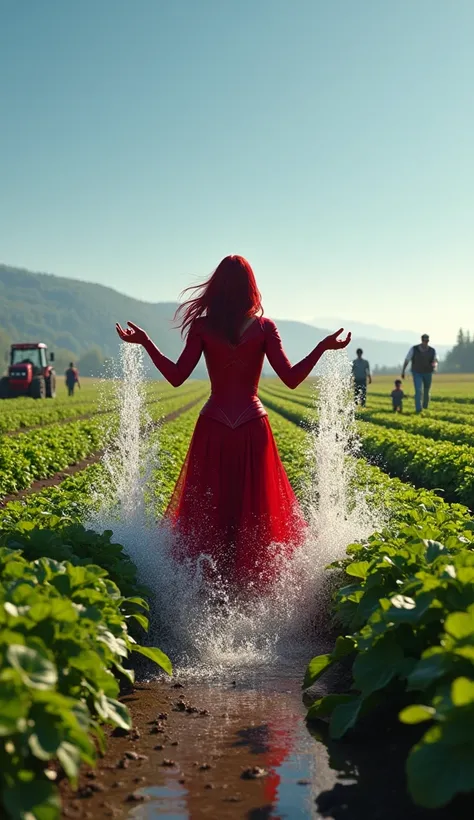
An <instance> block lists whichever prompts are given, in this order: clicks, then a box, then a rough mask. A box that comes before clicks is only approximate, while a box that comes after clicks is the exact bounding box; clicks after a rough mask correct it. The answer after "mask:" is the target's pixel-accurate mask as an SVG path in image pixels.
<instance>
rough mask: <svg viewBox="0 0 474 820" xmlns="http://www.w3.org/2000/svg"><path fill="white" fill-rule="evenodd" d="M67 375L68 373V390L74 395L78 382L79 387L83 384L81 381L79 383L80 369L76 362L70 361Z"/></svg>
mask: <svg viewBox="0 0 474 820" xmlns="http://www.w3.org/2000/svg"><path fill="white" fill-rule="evenodd" d="M65 375H66V387H67V392H68V394H69V395H70V396H73V395H74V388H75V386H76V384H77V386H78V387H80V386H81V385H80V383H79V371H78V369H77V367H74V362H70V363H69V367H68V369H67V370H66V374H65Z"/></svg>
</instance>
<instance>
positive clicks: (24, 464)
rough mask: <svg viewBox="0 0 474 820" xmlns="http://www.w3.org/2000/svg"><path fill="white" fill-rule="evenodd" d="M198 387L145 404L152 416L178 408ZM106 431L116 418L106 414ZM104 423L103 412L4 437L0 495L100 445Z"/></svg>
mask: <svg viewBox="0 0 474 820" xmlns="http://www.w3.org/2000/svg"><path fill="white" fill-rule="evenodd" d="M201 395H202V390H199V391H193V392H192V394H187V393H185V394H182V395H178V396H174V395H172V394H170V395H169V396H166V398H163V399H162V400H161V401H159V402H157V403H155V404H153V405H149V411H150V413H151V415H152V417H153V418H155V419H159V418H161V417H162V416H163V415H164V414H170V413H173V412H176V411H179V410H180V408H181V407H183V406H184V405H185V404H187V402H188V401H193V400H195V399H196V400H197V399H199V398H200V397H201ZM108 424H109V426H110V432H111V431H112V430H113V429H115V427H116V419H115V420H114V418H113V417H112V415H111V416H110V421H109V422H108ZM107 435H108V431H107V423H105V422H104V417H103V416H96V417H93V418H90V419H87V420H85V421H77V422H71V423H68V424H63V425H51V426H49V427H47V428H45V429H39V430H32V431H30V432H27V433H23V434H22V435H20V436H10V437H5V438H4V439H3V440H2V441H1V442H0V497H1V496H5V495H8V494H11V493H15V492H18V491H19V490H22V489H26V488H27V487H29V486H30V484H31V483H32V482H33V481H35V480H38V479H43V478H48V477H49V476H51V475H54V474H55V473H57V472H59V471H60V470H63V469H65V468H66V467H68V466H70V465H72V464H76V463H77V462H79V461H81V460H82V459H84V458H87V457H88V456H90V455H91V454H92V453H95V452H97V451H98V450H100V449H101V448H103V447H104V446H105V444H106V441H107Z"/></svg>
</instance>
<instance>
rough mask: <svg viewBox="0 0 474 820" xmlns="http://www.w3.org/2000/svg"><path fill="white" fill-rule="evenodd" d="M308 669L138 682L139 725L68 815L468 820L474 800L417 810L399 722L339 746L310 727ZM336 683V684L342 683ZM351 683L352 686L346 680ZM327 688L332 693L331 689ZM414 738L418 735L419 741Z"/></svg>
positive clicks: (80, 819) (114, 738)
mask: <svg viewBox="0 0 474 820" xmlns="http://www.w3.org/2000/svg"><path fill="white" fill-rule="evenodd" d="M303 671H304V663H302V664H301V667H295V666H294V665H293V666H292V667H291V668H285V667H284V666H281V665H278V666H276V667H272V668H268V669H265V668H258V669H254V670H247V671H243V672H241V673H240V674H238V675H237V676H235V675H234V676H232V673H229V674H225V675H224V676H219V677H214V678H211V679H208V680H201V681H199V680H196V679H192V678H188V679H186V678H183V679H182V680H181V677H179V678H178V682H177V683H176V682H173V681H169V680H166V681H164V680H161V681H151V682H149V683H142V684H139V685H137V687H136V689H135V691H134V692H133V693H132V694H130V695H128V696H125V697H124V698H123V700H124V702H126V703H127V705H128V707H129V709H130V712H131V714H132V717H133V723H134V726H135V729H134V730H132V732H130V733H129V734H128V735H126V736H123V733H122V736H120V734H119V733H117V732H115V733H113V734H112V735H111V736H110V737H109V740H108V751H107V754H106V756H105V757H104V758H103V759H102V760H101V761H100V762H99V765H98V768H97V770H96V771H95V772H85V773H84V775H83V777H82V779H81V783H80V788H79V791H78V792H77V793H76V794H74V793H72V792H71V791H70V789H69V787H67V786H66V785H65V784H63V789H62V796H63V800H64V810H63V816H64V817H67V818H75V819H76V820H86V819H87V820H96V818H106V817H113V818H118V820H120V818H127V819H128V820H154V819H155V818H160V820H201V818H203V820H205V819H206V818H210V819H211V820H237V819H239V820H240V819H242V820H309V819H310V818H333V819H334V820H400V818H403V820H453V818H454V817H456V820H467V818H472V816H473V815H472V809H473V804H472V802H470V803H469V805H466V803H464V802H462V801H460V802H459V804H456V807H455V814H454V815H453V814H452V813H451V811H452V809H447V810H444V811H430V812H427V811H424V810H422V809H417V808H416V807H415V806H413V804H412V803H411V801H410V799H409V798H408V796H407V793H406V788H405V778H404V760H405V757H406V753H407V749H408V747H407V745H406V742H405V741H404V742H401V741H400V729H399V725H398V727H397V725H394V724H393V723H390V722H389V721H388V720H387V721H384V720H383V718H382V720H380V719H379V720H378V721H377V725H372V726H369V727H364V728H363V730H362V731H361V732H360V733H359V736H358V737H357V738H356V739H355V740H354V739H351V740H349V741H344V742H338V743H335V742H332V743H331V742H329V744H328V745H326V743H325V742H323V741H324V740H327V738H326V737H324V736H325V735H326V732H325V731H324V727H322V728H320V729H319V731H320V732H322V734H321V735H318V733H317V732H316V731H315V730H314V729H312V730H311V731H310V730H308V728H307V726H306V723H305V713H306V709H305V706H304V705H303V700H302V693H301V679H302V676H303ZM334 682H335V681H334V680H333V681H332V683H331V684H329V685H330V686H332V685H334ZM340 683H341V684H342V685H344V684H345V682H344V681H340ZM323 691H324V690H322V689H320V692H319V694H322V693H323ZM409 742H410V743H412V742H413V738H409Z"/></svg>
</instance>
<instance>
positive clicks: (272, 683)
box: [128, 667, 337, 820]
mask: <svg viewBox="0 0 474 820" xmlns="http://www.w3.org/2000/svg"><path fill="white" fill-rule="evenodd" d="M300 681H301V670H300V669H297V670H291V669H289V668H285V667H284V668H281V669H275V668H273V669H268V670H266V669H260V670H255V671H254V672H253V673H251V674H249V673H248V672H247V673H246V674H245V675H241V676H240V678H239V677H238V676H237V677H234V678H232V675H230V676H229V681H228V682H226V683H223V682H220V683H218V682H209V681H204V682H203V681H188V683H187V684H186V686H185V688H184V689H183V690H177V692H178V693H180V692H181V691H182V692H183V696H184V698H185V700H186V701H187V702H189V703H190V704H196V705H197V706H198V707H199V708H200V709H208V710H209V711H210V713H211V715H210V716H209V717H202V716H200V715H196V716H193V715H186V714H183V715H181V714H177V713H173V728H172V734H173V739H174V741H173V742H176V741H178V745H177V746H170V747H169V748H168V747H166V755H167V756H168V755H170V756H172V757H173V758H174V759H175V761H176V766H175V767H173V768H172V769H169V770H163V769H160V768H159V767H156V769H155V772H154V774H155V777H154V782H153V783H152V784H151V785H150V786H147V787H145V788H143V789H142V790H141V792H142V793H143V794H144V795H147V797H148V798H149V802H147V803H145V804H143V805H140V806H138V807H136V808H134V809H132V810H131V811H130V812H129V815H128V816H129V817H130V818H134V820H152V818H155V817H160V818H163V819H164V818H166V820H174V818H179V820H185V818H186V820H187V819H188V818H200V817H212V818H219V819H220V818H222V819H223V820H224V819H225V818H250V820H265V819H266V820H283V818H288V820H299V819H300V818H301V820H303V819H304V820H306V818H313V817H315V818H317V817H319V816H320V815H319V814H318V812H317V809H316V805H315V800H316V796H317V795H318V794H319V793H320V792H321V791H322V790H325V789H329V788H332V786H333V785H334V783H335V781H336V779H337V776H336V774H335V772H334V771H332V770H331V768H330V766H329V763H328V756H327V751H326V748H325V746H323V745H322V744H320V743H318V742H316V741H315V740H314V739H313V738H312V737H311V735H310V734H309V732H308V730H307V728H306V725H305V722H304V715H305V709H304V706H303V704H302V700H301V686H300ZM170 730H171V724H170ZM164 753H165V752H164ZM196 763H197V764H198V765H197V766H196V765H195V764H196ZM203 763H208V764H209V765H210V766H211V767H212V768H209V769H208V770H201V769H200V766H202V765H203ZM254 766H258V767H259V768H261V769H264V770H265V772H266V775H265V776H264V777H262V778H260V779H257V780H246V779H243V778H242V772H243V771H244V770H245V769H246V768H248V767H254ZM180 780H184V783H180V782H179V781H180ZM209 784H211V786H212V788H210V787H209Z"/></svg>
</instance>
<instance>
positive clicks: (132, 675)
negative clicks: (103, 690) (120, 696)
mask: <svg viewBox="0 0 474 820" xmlns="http://www.w3.org/2000/svg"><path fill="white" fill-rule="evenodd" d="M114 666H115V668H116V669H117V670H118V671H119V672H120V673H121V674H122V675H124V677H126V678H127V679H128V680H129V681H130V683H135V672H134V670H133V669H127V668H126V667H125V666H122V664H121V663H119V662H118V661H114Z"/></svg>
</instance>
